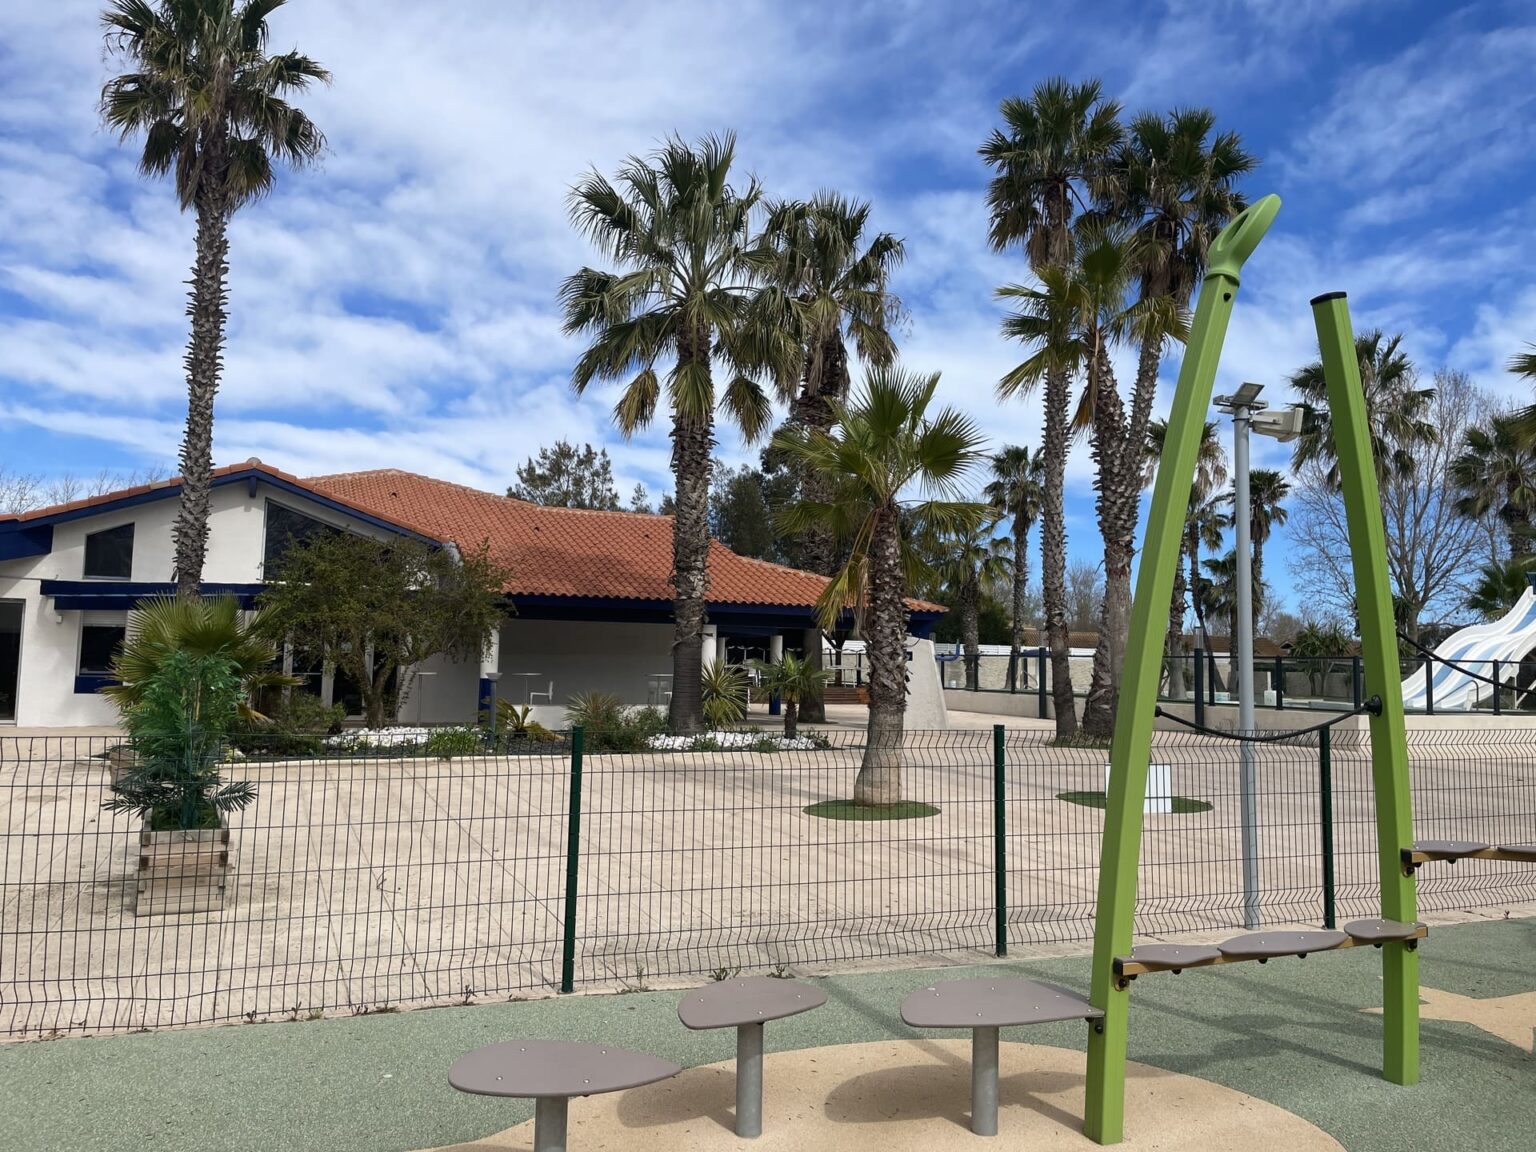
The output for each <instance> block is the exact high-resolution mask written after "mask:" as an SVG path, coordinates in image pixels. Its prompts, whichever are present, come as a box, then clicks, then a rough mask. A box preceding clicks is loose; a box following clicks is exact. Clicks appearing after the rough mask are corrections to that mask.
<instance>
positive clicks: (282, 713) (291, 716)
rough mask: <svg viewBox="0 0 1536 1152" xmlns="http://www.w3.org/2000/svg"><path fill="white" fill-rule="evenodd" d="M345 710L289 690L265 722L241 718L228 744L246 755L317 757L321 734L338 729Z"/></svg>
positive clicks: (321, 752) (321, 746) (322, 749)
mask: <svg viewBox="0 0 1536 1152" xmlns="http://www.w3.org/2000/svg"><path fill="white" fill-rule="evenodd" d="M346 711H347V710H346V708H344V707H343V706H342V705H340V704H332V705H330V706H329V707H327V706H326V705H325V704H324V703H322V702H321V700H320V697H318V696H314V695H311V694H310V693H308V692H292V693H290V694H289V696H288V699H286V700H279V701H278V702H277V703H276V704H274V705H273V706H272V708H271V709H270V711H269V712H268V713H267V720H266V722H262V721H260V720H255V719H242V720H241V722H240V724H239V725H238V727H237V729H236V731H235V733H234V735H232V736H231V737H230V743H231V744H233V745H234V746H235V747H236V748H238V749H240V751H242V752H244V753H245V754H246V755H247V756H301V757H311V756H321V755H324V754H325V751H326V747H325V737H326V736H327V735H329V734H331V733H333V732H340V731H341V722H342V720H344V719H345V718H346Z"/></svg>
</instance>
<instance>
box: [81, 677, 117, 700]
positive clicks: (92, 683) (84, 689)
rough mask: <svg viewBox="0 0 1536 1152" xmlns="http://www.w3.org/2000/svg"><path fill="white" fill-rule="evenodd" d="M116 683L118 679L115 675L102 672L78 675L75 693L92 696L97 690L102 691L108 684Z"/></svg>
mask: <svg viewBox="0 0 1536 1152" xmlns="http://www.w3.org/2000/svg"><path fill="white" fill-rule="evenodd" d="M116 683H117V680H116V678H115V677H112V676H107V675H104V674H101V673H91V674H89V675H81V676H76V677H75V695H76V696H91V695H94V694H95V693H97V692H100V691H101V690H102V689H103V688H105V687H106V686H107V685H109V684H116Z"/></svg>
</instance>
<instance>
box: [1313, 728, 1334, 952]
mask: <svg viewBox="0 0 1536 1152" xmlns="http://www.w3.org/2000/svg"><path fill="white" fill-rule="evenodd" d="M1317 776H1318V785H1317V788H1318V799H1319V800H1320V801H1321V803H1322V821H1323V927H1324V928H1327V929H1329V930H1332V928H1333V926H1334V907H1333V729H1332V728H1324V729H1323V730H1322V731H1321V732H1319V733H1318V734H1317Z"/></svg>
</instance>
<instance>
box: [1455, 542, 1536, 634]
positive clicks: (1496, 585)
mask: <svg viewBox="0 0 1536 1152" xmlns="http://www.w3.org/2000/svg"><path fill="white" fill-rule="evenodd" d="M1533 567H1536V557H1533V556H1531V555H1530V554H1526V555H1521V556H1512V557H1510V558H1509V559H1508V560H1496V561H1494V562H1493V563H1490V564H1484V565H1483V566H1482V568H1480V569H1479V570H1478V574H1477V580H1476V582H1475V583H1473V585H1472V587H1471V588H1470V589H1469V590H1468V592H1467V607H1468V608H1470V609H1471V610H1472V611H1474V612H1476V613H1477V614H1478V615H1479V616H1481V617H1482V618H1483V619H1484V620H1497V619H1498V618H1499V617H1500V616H1503V615H1504V614H1505V613H1506V612H1508V611H1509V610H1510V609H1511V608H1513V607H1514V606H1515V604H1516V603H1518V602H1519V600H1520V597H1522V596H1524V595H1525V592H1526V589H1528V588H1529V587H1530V586H1531V582H1530V576H1531V571H1532V568H1533Z"/></svg>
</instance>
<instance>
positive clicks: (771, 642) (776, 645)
mask: <svg viewBox="0 0 1536 1152" xmlns="http://www.w3.org/2000/svg"><path fill="white" fill-rule="evenodd" d="M782 659H784V637H783V636H782V635H781V634H779V633H777V632H776V633H774V634H773V635H772V636H770V637H768V663H770V664H777V663H778V662H779V661H780V660H782Z"/></svg>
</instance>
